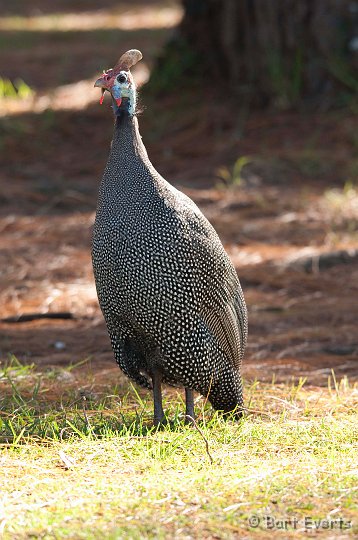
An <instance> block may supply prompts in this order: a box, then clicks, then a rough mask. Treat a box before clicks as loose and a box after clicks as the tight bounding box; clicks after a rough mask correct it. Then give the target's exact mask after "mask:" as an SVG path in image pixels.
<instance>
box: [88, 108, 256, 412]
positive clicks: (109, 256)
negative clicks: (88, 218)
mask: <svg viewBox="0 0 358 540" xmlns="http://www.w3.org/2000/svg"><path fill="white" fill-rule="evenodd" d="M121 104H122V109H121V108H119V109H118V110H117V114H116V122H115V130H114V137H113V142H112V148H111V152H110V156H109V160H108V163H107V166H106V169H105V172H104V176H103V180H102V183H101V187H100V192H99V200H98V206H97V214H96V221H95V227H94V235H93V250H92V257H93V268H94V275H95V281H96V287H97V293H98V298H99V303H100V306H101V309H102V312H103V315H104V318H105V320H106V323H107V328H108V332H109V335H110V338H111V343H112V347H113V350H114V354H115V358H116V361H117V362H118V364H119V366H120V367H121V369H122V370H123V372H124V373H125V374H126V375H127V376H128V377H130V378H132V379H134V380H135V381H136V382H137V383H138V384H140V385H142V386H146V387H151V381H153V386H154V392H155V397H156V388H157V390H158V385H159V390H158V391H159V394H158V392H157V398H158V399H160V401H161V396H160V383H161V382H166V383H169V384H172V385H177V386H183V387H185V388H186V389H187V390H188V391H190V390H196V391H198V392H199V393H200V394H202V395H204V396H206V395H207V396H208V397H209V400H210V401H211V403H212V405H213V406H214V407H215V408H216V409H221V410H224V411H231V410H234V409H235V408H241V407H242V388H241V376H240V366H241V358H242V355H243V352H244V348H245V343H246V337H247V314H246V306H245V302H244V298H243V294H242V291H241V287H240V283H239V280H238V278H237V275H236V271H235V269H234V267H233V265H232V263H231V261H230V259H229V257H228V255H227V254H226V252H225V250H224V248H223V246H222V244H221V242H220V240H219V237H218V236H217V234H216V232H215V230H214V229H213V227H212V226H211V225H210V223H209V222H208V221H207V219H206V218H205V217H204V215H203V214H202V213H201V211H200V210H199V209H198V207H197V206H196V205H195V204H194V203H193V201H191V199H189V198H188V197H187V196H186V195H184V194H183V193H181V192H180V191H178V190H176V189H175V188H174V187H172V186H171V185H170V184H169V183H168V182H166V181H165V180H164V179H163V178H162V177H161V176H160V175H159V174H158V173H157V171H156V170H155V169H154V167H153V165H152V164H151V162H150V161H149V158H148V156H147V152H146V150H145V147H144V145H143V143H142V140H141V137H140V135H139V131H138V122H137V118H136V117H135V115H133V114H129V113H128V109H129V107H128V104H127V103H126V99H124V103H122V102H121ZM159 409H161V403H160V406H159ZM161 410H162V409H161ZM187 412H188V411H187ZM159 416H161V411H159Z"/></svg>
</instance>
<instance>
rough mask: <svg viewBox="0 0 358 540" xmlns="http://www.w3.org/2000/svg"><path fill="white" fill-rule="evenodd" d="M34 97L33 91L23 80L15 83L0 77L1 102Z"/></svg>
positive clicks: (17, 80)
mask: <svg viewBox="0 0 358 540" xmlns="http://www.w3.org/2000/svg"><path fill="white" fill-rule="evenodd" d="M32 95H33V90H32V89H31V88H30V86H29V85H28V84H26V83H25V82H24V81H23V80H22V79H16V80H15V81H14V82H13V81H10V79H5V78H3V77H0V100H1V99H7V98H11V99H26V98H28V97H30V96H32Z"/></svg>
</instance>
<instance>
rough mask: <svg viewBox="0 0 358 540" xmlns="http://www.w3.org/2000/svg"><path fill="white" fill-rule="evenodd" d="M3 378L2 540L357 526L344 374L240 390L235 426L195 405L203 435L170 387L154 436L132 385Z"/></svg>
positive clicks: (16, 375)
mask: <svg viewBox="0 0 358 540" xmlns="http://www.w3.org/2000/svg"><path fill="white" fill-rule="evenodd" d="M78 369H81V368H78ZM1 371H2V378H1V384H0V390H1V398H0V407H1V422H2V424H1V428H0V433H1V441H2V451H1V457H0V460H1V469H0V477H1V478H0V484H1V486H2V505H3V511H2V515H1V517H0V520H1V519H2V520H3V522H2V523H3V528H4V535H5V538H27V537H29V536H31V535H32V536H34V537H39V536H41V537H44V538H51V537H53V536H54V535H55V536H56V538H66V537H76V538H123V537H125V538H139V537H148V538H168V537H169V538H171V537H173V536H174V534H176V535H177V536H176V537H179V538H180V537H183V538H184V537H188V536H191V537H194V538H196V537H197V538H199V537H200V538H202V537H211V536H214V535H217V536H218V537H219V538H233V537H234V536H235V535H238V534H244V535H245V534H246V535H247V534H249V535H255V534H257V535H259V536H260V534H261V535H262V534H264V533H265V531H266V530H267V527H266V525H267V523H266V521H265V519H266V517H265V516H273V517H274V518H275V519H277V520H279V519H284V518H292V519H293V518H294V517H296V518H297V520H299V523H300V527H301V528H302V527H303V526H304V525H303V524H304V518H305V517H307V516H308V517H314V518H317V519H321V520H322V519H326V518H327V519H331V521H332V520H333V518H339V517H341V518H342V519H344V520H345V523H348V522H352V521H353V522H354V517H355V515H356V512H357V488H358V469H357V460H356V456H357V449H358V448H357V447H358V428H357V425H358V423H357V404H358V388H357V386H356V385H354V384H351V383H349V381H348V380H347V379H342V380H341V381H339V382H338V381H336V380H335V377H334V374H333V376H331V377H330V380H329V383H328V385H327V387H326V388H317V387H314V388H310V387H307V388H306V387H305V385H304V381H303V380H300V381H298V382H294V381H292V382H291V383H287V384H285V385H284V384H282V385H278V384H274V383H273V384H262V383H260V382H258V381H255V382H253V383H250V384H246V389H245V396H246V405H247V408H248V411H247V414H246V417H245V418H244V419H243V420H242V421H240V422H235V421H233V420H230V419H229V420H227V421H225V420H224V419H223V418H222V417H220V415H218V414H217V413H215V412H213V411H212V410H211V409H210V407H209V406H208V405H206V406H205V408H204V407H203V400H201V399H199V400H198V401H197V406H196V411H197V415H198V427H199V430H198V429H195V428H192V427H188V426H185V425H184V423H183V408H184V407H183V400H182V397H181V395H180V393H179V392H178V393H176V392H175V391H173V392H171V393H170V395H169V396H168V397H167V399H166V403H165V408H166V410H167V414H168V417H169V418H170V420H171V422H170V423H169V425H168V426H166V427H164V428H162V429H161V430H157V429H155V428H153V427H152V424H151V421H152V420H151V418H152V403H151V399H150V396H149V394H146V393H142V392H141V393H140V394H139V393H138V392H137V391H135V389H134V388H131V389H129V390H128V388H127V389H125V388H123V387H118V388H115V387H113V386H112V387H111V386H110V385H108V386H107V387H103V386H100V385H96V383H95V380H94V381H92V386H90V387H89V386H88V384H87V383H88V381H84V380H81V378H80V376H81V372H80V371H78V370H77V371H76V370H75V372H76V376H74V377H73V378H71V377H68V376H67V377H66V376H64V374H65V373H67V371H66V370H63V371H62V374H59V372H48V373H40V372H36V370H34V369H33V368H31V367H29V368H28V367H25V366H23V369H22V366H21V364H20V363H18V362H16V361H15V360H14V359H13V360H12V361H11V362H10V363H9V364H8V365H7V366H3V367H2V369H1ZM71 371H72V370H71ZM71 371H70V372H71ZM72 373H74V371H72ZM60 375H61V376H60ZM83 383H85V384H84V386H83ZM253 515H255V516H258V518H259V525H258V527H257V528H256V527H253V526H251V525H250V524H249V519H250V517H251V516H253ZM0 522H1V521H0ZM353 530H354V529H353V528H352V527H351V526H349V527H348V528H347V531H348V533H352V531H353ZM355 530H356V529H355ZM273 534H275V531H273ZM291 534H292V535H294V534H296V531H295V530H294V529H293V528H292V526H291V529H289V530H288V531H287V537H290V535H291Z"/></svg>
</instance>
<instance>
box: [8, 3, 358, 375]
mask: <svg viewBox="0 0 358 540" xmlns="http://www.w3.org/2000/svg"><path fill="white" fill-rule="evenodd" d="M0 8H1V12H0V32H1V34H0V151H1V167H0V244H1V253H0V265H1V266H0V293H1V315H0V316H1V322H0V353H1V360H2V362H5V361H8V359H9V358H14V357H16V358H17V359H18V360H19V361H20V362H21V363H25V364H26V363H32V362H33V363H35V364H36V365H37V366H39V367H40V368H41V369H42V368H44V369H45V368H47V367H51V368H53V367H56V369H61V368H63V367H66V366H68V365H70V364H77V363H79V362H82V361H86V363H85V365H84V367H82V368H81V370H82V371H81V372H79V374H78V375H77V376H78V377H81V374H80V373H83V372H84V371H85V369H86V365H90V366H91V370H92V373H93V374H94V378H95V381H100V380H101V377H102V376H103V377H107V378H108V374H109V373H111V374H113V377H116V378H118V379H119V378H120V377H121V374H120V371H119V370H118V368H117V367H116V366H115V365H114V360H113V355H112V352H111V348H110V343H109V339H108V337H107V333H106V329H105V325H104V321H103V319H102V315H101V313H100V310H99V307H98V304H97V299H96V293H95V287H94V281H93V277H92V268H91V260H90V245H91V231H92V224H93V220H94V212H95V206H96V198H97V189H98V184H99V181H100V179H101V175H102V172H103V169H104V166H105V163H106V159H107V155H108V151H109V145H110V141H111V136H112V124H113V117H112V112H111V109H110V102H109V100H107V99H106V100H105V103H104V104H103V106H102V107H100V106H99V103H98V102H99V97H100V92H99V90H98V89H95V88H93V84H94V81H95V80H96V78H97V77H98V76H99V74H100V73H101V72H102V70H103V69H106V68H109V67H112V66H113V65H114V63H115V62H116V61H117V59H118V58H119V56H120V55H121V54H122V53H123V52H125V51H126V50H127V49H130V48H138V49H140V50H141V51H142V52H143V56H144V59H143V61H142V62H140V63H139V64H138V66H136V68H135V70H134V75H135V78H136V81H137V84H138V85H139V86H140V96H141V97H140V107H141V109H142V114H141V116H140V118H139V122H140V129H141V133H142V136H143V140H144V142H145V144H146V147H147V150H148V153H149V156H150V158H151V160H152V162H153V164H154V166H155V167H156V168H157V169H158V170H159V172H160V173H161V174H162V175H163V176H164V177H165V178H166V179H167V180H168V181H170V182H172V183H173V184H174V185H175V186H176V187H178V188H179V189H182V190H184V191H185V192H186V193H187V194H188V195H189V196H191V197H192V198H193V199H194V200H195V202H196V203H197V204H198V205H199V207H200V208H201V209H202V211H203V212H204V214H205V215H206V216H207V217H208V219H209V220H210V221H211V222H212V223H213V225H214V226H215V228H216V229H217V231H218V233H219V235H220V237H221V239H222V241H223V243H224V245H225V248H226V249H227V251H228V253H229V255H230V256H231V258H232V260H233V262H234V264H235V266H236V268H237V269H238V273H239V276H240V279H241V282H242V286H243V289H244V292H245V297H246V301H247V304H248V308H249V320H250V326H249V343H248V349H247V354H246V359H245V363H244V372H243V373H244V377H246V378H247V379H251V380H254V379H255V378H258V379H260V380H266V381H270V380H272V379H273V378H274V379H276V380H282V381H283V380H289V379H291V378H292V377H295V378H299V377H306V378H307V379H308V382H309V383H312V384H318V385H320V384H326V381H327V377H328V376H329V375H330V374H331V370H332V369H333V370H334V372H335V374H336V376H337V377H339V378H341V377H343V376H345V375H347V376H349V378H351V379H354V378H356V377H357V375H358V362H357V357H358V339H357V315H358V313H357V304H358V302H357V289H358V279H357V278H358V263H357V261H358V245H357V217H358V187H357V178H358V129H357V127H358V122H357V112H358V101H357V89H358V79H357V71H358V70H357V68H358V2H356V1H345V0H341V1H334V0H324V1H323V0H300V2H296V1H293V0H272V1H271V2H262V1H260V0H251V1H249V0H236V1H232V0H208V1H204V0H183V2H180V1H179V0H178V1H174V0H146V1H144V0H142V1H141V0H133V1H131V2H121V1H114V0H102V1H101V2H98V1H94V0H77V1H76V0H73V1H69V0H68V1H67V0H52V1H51V2H49V1H48V0H35V1H33V2H26V1H25V0H12V2H5V1H1V2H0Z"/></svg>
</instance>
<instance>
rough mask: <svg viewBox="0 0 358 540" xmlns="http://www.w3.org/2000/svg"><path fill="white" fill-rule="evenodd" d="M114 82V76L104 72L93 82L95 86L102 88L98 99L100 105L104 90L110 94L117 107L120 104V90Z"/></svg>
mask: <svg viewBox="0 0 358 540" xmlns="http://www.w3.org/2000/svg"><path fill="white" fill-rule="evenodd" d="M114 82H115V77H110V76H109V75H107V74H104V75H103V77H100V78H99V79H97V80H96V82H95V83H94V86H95V87H97V88H101V90H102V95H101V99H100V100H99V102H100V104H101V105H102V103H103V100H104V94H105V91H106V90H107V91H108V92H110V93H111V94H112V98H113V99H114V101H115V102H116V104H117V107H119V106H120V104H121V103H122V95H121V91H120V89H119V88H118V86H114Z"/></svg>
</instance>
